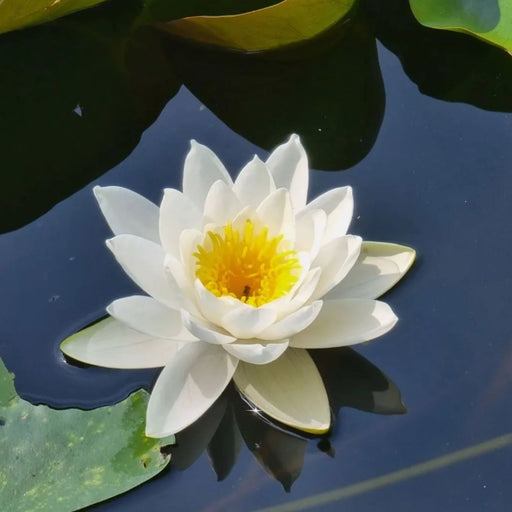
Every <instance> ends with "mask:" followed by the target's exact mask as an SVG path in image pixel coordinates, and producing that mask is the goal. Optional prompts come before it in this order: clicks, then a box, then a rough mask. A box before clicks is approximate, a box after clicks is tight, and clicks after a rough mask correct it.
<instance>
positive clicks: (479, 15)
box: [410, 0, 512, 53]
mask: <svg viewBox="0 0 512 512" xmlns="http://www.w3.org/2000/svg"><path fill="white" fill-rule="evenodd" d="M410 4H411V9H412V11H413V13H414V16H415V17H416V19H417V20H418V21H419V22H420V23H421V24H422V25H425V26H427V27H431V28H438V29H446V30H454V31H455V32H464V33H467V34H470V35H472V36H475V37H478V38H479V39H483V40H484V41H487V42H489V43H492V44H494V45H496V46H500V47H501V48H503V49H505V50H506V51H507V52H509V53H512V3H511V2H510V1H509V0H410Z"/></svg>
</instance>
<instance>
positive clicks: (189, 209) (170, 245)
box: [159, 188, 203, 258]
mask: <svg viewBox="0 0 512 512" xmlns="http://www.w3.org/2000/svg"><path fill="white" fill-rule="evenodd" d="M202 222H203V216H202V213H201V211H200V210H199V208H197V206H196V205H195V204H194V203H193V202H192V201H191V200H190V199H189V198H188V197H187V196H186V195H185V194H183V193H182V192H180V191H179V190H175V189H173V188H166V189H165V190H164V198H163V199H162V204H161V206H160V220H159V229H160V240H161V243H162V247H163V248H164V250H165V252H167V253H169V254H171V255H172V256H174V257H175V258H179V255H180V236H181V233H182V232H183V230H185V229H201V228H202Z"/></svg>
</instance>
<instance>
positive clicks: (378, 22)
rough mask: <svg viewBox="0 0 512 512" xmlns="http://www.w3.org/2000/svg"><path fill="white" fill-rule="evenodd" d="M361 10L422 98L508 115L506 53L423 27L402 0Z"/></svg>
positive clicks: (510, 75) (374, 1)
mask: <svg viewBox="0 0 512 512" xmlns="http://www.w3.org/2000/svg"><path fill="white" fill-rule="evenodd" d="M366 12H367V13H368V14H369V19H368V21H367V23H368V24H369V25H372V26H374V27H376V36H377V38H378V39H379V40H380V42H381V43H382V44H384V45H385V46H386V47H387V48H388V49H389V50H390V51H392V52H393V53H395V54H396V56H397V57H398V58H399V59H400V61H401V63H402V66H403V68H404V71H405V72H406V73H407V75H408V76H409V78H410V79H411V80H412V81H413V82H414V83H416V85H417V86H418V88H419V90H420V91H421V92H422V93H423V94H427V95H429V96H432V97H434V98H439V99H442V100H444V101H453V102H464V103H469V104H471V105H474V106H476V107H478V108H483V109H486V110H494V111H500V112H512V66H511V65H510V55H509V54H508V53H506V52H504V51H503V50H502V49H501V48H499V47H497V46H493V45H490V44H482V42H481V41H479V40H478V39H476V38H473V37H466V36H464V35H463V34H461V33H457V32H452V31H448V30H431V29H429V28H427V27H424V26H422V25H420V24H419V23H418V22H417V20H416V19H415V18H414V16H413V13H412V12H411V8H410V6H409V4H408V3H407V2H403V1H402V0H387V1H386V2H385V3H383V2H381V1H380V0H371V1H370V2H368V4H367V5H366Z"/></svg>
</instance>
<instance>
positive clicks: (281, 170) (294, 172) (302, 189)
mask: <svg viewBox="0 0 512 512" xmlns="http://www.w3.org/2000/svg"><path fill="white" fill-rule="evenodd" d="M266 163H267V167H268V168H269V170H270V173H271V174H272V177H273V178H274V182H275V184H276V186H277V187H284V188H286V189H288V190H289V191H290V196H291V201H292V205H293V208H294V210H295V211H299V210H301V209H302V208H304V206H305V204H306V198H307V195H308V185H309V169H308V157H307V155H306V152H305V151H304V148H303V147H302V144H301V142H300V139H299V136H298V135H292V136H291V137H290V139H289V140H288V142H286V143H285V144H282V145H281V146H279V147H277V148H276V149H275V150H274V151H273V152H272V154H271V155H270V156H269V158H268V160H267V162H266Z"/></svg>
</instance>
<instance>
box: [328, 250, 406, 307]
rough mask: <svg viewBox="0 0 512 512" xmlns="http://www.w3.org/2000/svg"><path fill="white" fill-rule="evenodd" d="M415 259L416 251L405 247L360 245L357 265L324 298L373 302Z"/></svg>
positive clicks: (392, 284)
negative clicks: (370, 300) (368, 300)
mask: <svg viewBox="0 0 512 512" xmlns="http://www.w3.org/2000/svg"><path fill="white" fill-rule="evenodd" d="M415 258H416V251H415V250H414V249H411V248H410V247H406V246H404V245H398V244H387V243H383V242H363V245H362V246H361V253H360V255H359V258H358V260H357V262H356V263H355V265H354V266H353V267H352V269H351V270H350V272H349V273H348V275H347V276H346V277H345V279H343V281H341V282H340V283H339V284H338V285H337V286H335V287H334V288H333V289H332V290H331V291H330V292H329V293H328V294H327V296H326V298H328V299H343V298H353V299H376V298H377V297H380V296H381V295H383V294H384V293H386V292H387V291H388V290H389V289H390V288H392V287H393V286H394V285H395V284H396V283H397V282H398V281H400V279H402V277H403V276H404V275H405V273H406V272H407V271H408V270H409V269H410V268H411V265H412V264H413V263H414V259H415Z"/></svg>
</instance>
